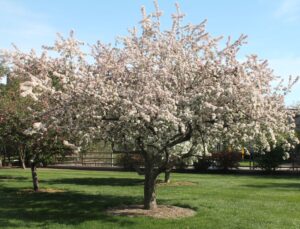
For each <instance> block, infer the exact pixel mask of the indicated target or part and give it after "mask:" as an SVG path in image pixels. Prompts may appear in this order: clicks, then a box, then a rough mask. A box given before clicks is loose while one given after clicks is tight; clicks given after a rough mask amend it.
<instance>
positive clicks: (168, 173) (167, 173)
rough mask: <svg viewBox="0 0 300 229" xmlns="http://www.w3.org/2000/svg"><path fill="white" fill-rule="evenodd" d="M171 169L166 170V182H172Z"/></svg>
mask: <svg viewBox="0 0 300 229" xmlns="http://www.w3.org/2000/svg"><path fill="white" fill-rule="evenodd" d="M170 176H171V171H166V172H165V183H170V182H171V177H170Z"/></svg>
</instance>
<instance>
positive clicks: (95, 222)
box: [0, 169, 300, 229]
mask: <svg viewBox="0 0 300 229" xmlns="http://www.w3.org/2000/svg"><path fill="white" fill-rule="evenodd" d="M39 178H40V186H41V188H48V189H63V190H65V192H57V193H31V192H26V191H24V189H28V188H31V178H30V171H29V170H25V171H24V170H21V169H0V228H59V229H61V228H88V229H90V228H214V229H219V228H222V229H223V228H239V229H240V228H255V229H257V228H272V229H273V228H280V229H282V228H288V229H291V228H300V178H299V177H282V176H281V177H278V176H277V177H272V176H245V175H244V176H243V175H206V174H172V179H173V182H175V181H189V182H193V183H195V185H191V186H172V185H170V186H160V187H158V190H157V191H158V203H159V204H168V205H177V206H184V207H190V208H193V209H195V210H196V211H197V214H196V216H194V217H192V218H185V219H176V220H167V219H160V220H158V219H152V218H146V217H139V218H130V217H125V216H109V215H106V214H105V209H107V208H109V207H113V206H119V205H124V204H125V205H127V204H140V203H142V198H143V196H142V194H143V178H142V177H140V176H138V175H136V174H135V173H131V172H99V171H76V170H75V171H72V170H53V169H40V170H39ZM22 190H23V191H22Z"/></svg>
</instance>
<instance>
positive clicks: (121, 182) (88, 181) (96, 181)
mask: <svg viewBox="0 0 300 229" xmlns="http://www.w3.org/2000/svg"><path fill="white" fill-rule="evenodd" d="M47 183H49V184H75V185H94V186H99V185H102V186H103V185H107V186H136V185H143V184H144V180H143V179H133V178H114V177H106V178H90V177H83V178H63V179H55V180H50V181H47Z"/></svg>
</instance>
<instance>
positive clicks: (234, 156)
mask: <svg viewBox="0 0 300 229" xmlns="http://www.w3.org/2000/svg"><path fill="white" fill-rule="evenodd" d="M241 159H242V156H241V153H239V152H227V151H223V152H217V153H213V154H212V160H213V161H214V162H215V165H216V167H217V168H219V169H223V170H228V169H232V168H238V166H239V162H240V161H241Z"/></svg>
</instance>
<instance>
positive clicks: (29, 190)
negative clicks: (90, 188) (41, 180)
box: [18, 188, 65, 194]
mask: <svg viewBox="0 0 300 229" xmlns="http://www.w3.org/2000/svg"><path fill="white" fill-rule="evenodd" d="M59 192H65V190H62V189H53V188H41V189H39V191H38V192H35V191H34V190H33V189H28V188H26V189H21V190H20V191H19V192H18V193H19V194H22V193H59Z"/></svg>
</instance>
